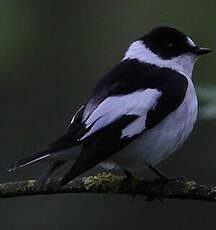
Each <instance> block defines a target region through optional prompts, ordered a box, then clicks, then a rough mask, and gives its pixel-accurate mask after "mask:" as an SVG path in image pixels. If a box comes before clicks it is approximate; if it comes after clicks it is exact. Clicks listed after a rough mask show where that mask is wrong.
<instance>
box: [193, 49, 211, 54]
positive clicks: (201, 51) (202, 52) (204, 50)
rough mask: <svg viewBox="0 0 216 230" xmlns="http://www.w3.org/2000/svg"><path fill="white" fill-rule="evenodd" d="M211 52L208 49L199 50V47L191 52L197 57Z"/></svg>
mask: <svg viewBox="0 0 216 230" xmlns="http://www.w3.org/2000/svg"><path fill="white" fill-rule="evenodd" d="M211 52H212V50H211V49H209V48H200V47H196V48H195V50H194V51H193V53H195V54H197V55H203V54H208V53H211Z"/></svg>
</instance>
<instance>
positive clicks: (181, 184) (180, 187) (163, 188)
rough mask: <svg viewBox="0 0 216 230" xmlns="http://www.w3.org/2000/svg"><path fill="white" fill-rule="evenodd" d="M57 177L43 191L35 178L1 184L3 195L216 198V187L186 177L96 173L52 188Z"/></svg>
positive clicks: (1, 195)
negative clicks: (116, 195) (57, 187)
mask: <svg viewBox="0 0 216 230" xmlns="http://www.w3.org/2000/svg"><path fill="white" fill-rule="evenodd" d="M57 181H58V180H57V179H54V178H53V179H51V180H50V181H49V182H48V184H47V186H45V187H44V188H43V189H41V190H34V189H33V188H34V184H35V182H36V181H35V180H25V181H18V182H9V183H3V184H0V198H9V197H17V196H32V195H45V194H49V195H51V194H60V193H65V194H66V193H103V194H129V195H132V196H135V195H145V196H146V197H147V200H148V201H152V200H154V199H160V200H162V199H191V200H202V201H216V186H213V185H201V184H198V183H196V182H195V181H193V180H185V179H183V178H178V179H170V180H168V181H163V180H160V179H155V180H152V181H146V180H144V179H143V178H142V177H133V178H125V177H124V176H115V175H113V174H105V173H102V174H97V175H95V176H89V177H83V178H81V179H79V180H75V181H72V182H71V183H69V184H67V185H66V186H64V187H63V188H60V189H57V190H53V189H52V185H55V184H56V183H57Z"/></svg>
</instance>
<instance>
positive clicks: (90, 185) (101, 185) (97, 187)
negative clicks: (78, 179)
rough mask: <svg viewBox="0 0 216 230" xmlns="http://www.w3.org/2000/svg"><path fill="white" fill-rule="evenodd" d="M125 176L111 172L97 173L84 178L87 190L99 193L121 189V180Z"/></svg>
mask: <svg viewBox="0 0 216 230" xmlns="http://www.w3.org/2000/svg"><path fill="white" fill-rule="evenodd" d="M122 179H123V177H119V176H115V175H112V174H111V173H109V174H106V173H102V174H97V175H96V176H89V177H87V178H86V179H85V180H84V185H85V188H86V189H87V190H90V191H92V192H94V191H95V192H98V193H106V192H115V191H116V192H117V191H118V189H119V184H120V183H119V182H120V181H121V180H122Z"/></svg>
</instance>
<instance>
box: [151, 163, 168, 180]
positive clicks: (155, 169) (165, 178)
mask: <svg viewBox="0 0 216 230" xmlns="http://www.w3.org/2000/svg"><path fill="white" fill-rule="evenodd" d="M148 167H149V169H151V170H152V171H153V172H154V173H155V174H157V175H158V176H159V177H160V178H161V179H163V180H167V181H168V180H170V177H169V176H167V175H166V174H165V173H163V172H162V171H161V170H160V169H158V168H156V167H155V166H153V165H148Z"/></svg>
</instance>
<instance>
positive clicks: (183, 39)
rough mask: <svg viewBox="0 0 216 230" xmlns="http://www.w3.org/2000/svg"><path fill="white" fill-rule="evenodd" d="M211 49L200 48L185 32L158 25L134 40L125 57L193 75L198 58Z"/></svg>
mask: <svg viewBox="0 0 216 230" xmlns="http://www.w3.org/2000/svg"><path fill="white" fill-rule="evenodd" d="M210 52H211V49H208V48H200V47H199V46H197V45H196V44H195V42H193V40H192V39H191V38H189V37H188V36H187V35H185V34H184V33H182V32H180V31H179V30H177V29H174V28H171V27H165V26H164V27H157V28H155V29H153V30H152V31H150V32H149V33H147V34H145V35H144V36H142V37H141V38H140V39H138V40H137V41H135V42H133V43H132V44H131V46H130V47H129V49H128V51H127V52H126V54H125V57H124V59H123V60H125V59H138V60H139V61H141V62H147V63H150V64H154V65H157V66H159V67H165V68H166V67H167V68H171V69H173V70H176V71H178V72H181V73H183V74H184V75H188V76H191V74H192V70H193V66H194V64H195V62H196V60H197V59H198V58H199V57H200V56H201V55H203V54H207V53H210Z"/></svg>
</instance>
